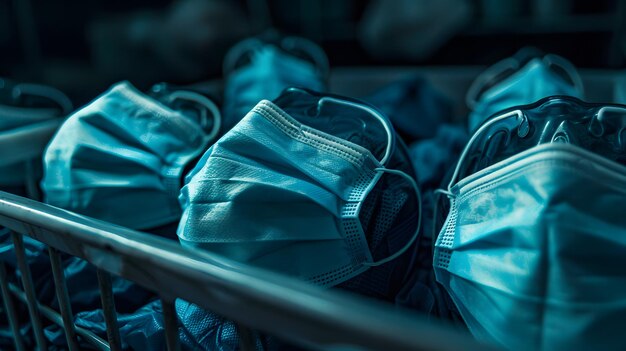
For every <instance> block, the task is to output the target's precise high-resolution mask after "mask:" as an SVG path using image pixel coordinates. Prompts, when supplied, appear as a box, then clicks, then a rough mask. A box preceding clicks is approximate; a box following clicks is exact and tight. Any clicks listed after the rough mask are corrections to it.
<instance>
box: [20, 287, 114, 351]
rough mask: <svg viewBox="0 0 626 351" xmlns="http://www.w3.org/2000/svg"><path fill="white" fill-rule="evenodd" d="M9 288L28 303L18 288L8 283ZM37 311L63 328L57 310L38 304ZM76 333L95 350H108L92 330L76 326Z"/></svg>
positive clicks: (102, 340)
mask: <svg viewBox="0 0 626 351" xmlns="http://www.w3.org/2000/svg"><path fill="white" fill-rule="evenodd" d="M9 290H10V291H11V293H12V294H13V296H15V297H17V299H18V300H20V301H22V302H23V303H25V304H26V303H28V300H27V299H26V294H24V292H23V291H22V290H20V288H18V287H17V286H15V285H13V284H11V283H9ZM39 312H41V315H42V316H44V317H46V318H47V319H48V320H49V321H51V322H52V323H54V324H56V325H58V326H59V327H61V328H63V317H61V315H60V314H59V313H58V312H57V311H55V310H53V309H52V308H50V307H48V306H44V305H39ZM76 334H78V336H80V337H81V339H82V340H84V341H85V342H87V343H88V344H89V345H91V346H93V347H94V348H95V349H96V350H98V351H110V348H109V344H108V343H107V342H106V340H104V339H102V338H101V337H99V336H97V335H96V334H94V333H93V332H92V331H90V330H87V329H85V328H81V327H76Z"/></svg>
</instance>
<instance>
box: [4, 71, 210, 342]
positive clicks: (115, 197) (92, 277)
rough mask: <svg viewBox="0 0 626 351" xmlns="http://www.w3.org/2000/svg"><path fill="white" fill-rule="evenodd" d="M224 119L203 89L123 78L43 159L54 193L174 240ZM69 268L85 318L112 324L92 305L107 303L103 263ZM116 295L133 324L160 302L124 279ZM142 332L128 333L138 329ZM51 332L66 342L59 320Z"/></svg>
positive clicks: (45, 290)
mask: <svg viewBox="0 0 626 351" xmlns="http://www.w3.org/2000/svg"><path fill="white" fill-rule="evenodd" d="M220 120H221V117H220V113H219V110H218V108H217V107H216V106H215V105H214V104H213V103H212V102H211V101H210V100H209V99H208V98H206V97H204V96H203V95H200V94H198V93H195V92H192V91H188V90H180V89H173V88H171V87H168V86H166V85H163V84H161V85H157V86H155V87H154V88H153V89H152V91H151V92H150V94H149V95H146V94H143V93H141V92H139V91H138V90H136V89H135V88H134V87H133V86H132V85H130V84H129V83H127V82H122V83H119V84H116V85H114V86H113V87H111V89H109V90H108V91H107V92H105V93H104V94H102V95H101V96H100V97H98V98H96V99H95V100H94V101H93V102H91V103H90V104H88V105H86V106H84V107H83V108H81V109H79V110H77V111H76V112H74V113H73V114H71V115H70V116H69V117H67V119H66V120H65V122H64V123H63V124H62V125H61V127H60V128H59V130H58V132H57V133H56V134H55V135H54V137H53V138H52V140H51V142H50V143H49V145H48V147H47V149H46V151H45V155H44V178H43V181H42V184H41V185H42V190H43V193H44V196H45V199H46V201H47V202H48V203H50V204H52V205H55V206H58V207H62V208H66V209H69V210H72V211H74V212H77V213H81V214H84V215H88V216H90V217H94V218H97V219H101V220H106V221H108V222H111V223H116V224H119V225H123V226H126V227H130V228H133V229H141V230H147V231H150V232H151V233H155V234H161V235H165V236H169V237H171V238H174V237H175V235H174V232H175V225H176V224H177V223H178V220H179V218H180V215H181V212H182V211H181V208H180V206H179V203H178V200H177V197H178V194H179V190H180V187H181V183H182V175H183V173H184V172H185V168H186V167H189V165H190V164H193V163H194V161H196V160H197V158H198V157H199V156H200V155H201V154H202V152H204V151H205V149H206V147H207V146H208V145H209V144H210V143H211V142H212V141H213V140H214V139H215V138H216V137H217V135H218V132H219V127H220ZM168 224H170V225H169V226H167V225H168ZM172 224H173V225H172ZM6 249H7V250H6V251H7V252H10V247H7V248H6ZM44 249H45V248H44V247H42V245H39V246H38V247H34V249H33V250H31V251H32V252H30V253H29V257H30V256H32V257H30V259H31V261H32V262H31V263H33V264H35V266H36V267H35V266H33V275H34V279H35V285H36V289H37V292H38V298H39V300H40V301H42V302H44V303H48V301H50V304H51V305H53V306H54V304H55V302H54V287H53V285H52V284H51V280H50V279H49V271H48V270H47V269H39V268H41V267H39V266H40V265H41V263H43V266H44V268H45V267H46V264H48V263H47V255H46V253H45V251H44ZM7 257H8V256H7ZM63 267H64V273H65V276H66V280H67V285H68V291H69V293H70V300H71V303H72V306H73V309H74V311H75V312H78V314H77V316H76V323H77V324H78V325H82V326H83V327H86V328H88V329H91V330H99V329H103V328H104V323H103V320H102V317H101V311H97V310H96V311H92V310H93V309H97V308H99V307H100V301H99V300H100V297H99V291H98V284H97V280H96V273H95V269H94V268H93V267H92V266H91V265H89V264H88V263H87V262H85V261H83V260H81V259H78V258H76V257H70V258H67V259H66V260H64V262H63ZM48 268H49V267H48ZM113 291H114V294H115V296H116V305H117V309H118V312H119V313H121V314H131V316H130V317H128V319H127V320H125V319H122V320H123V321H126V322H128V323H131V325H136V323H139V322H140V321H141V318H140V317H141V314H135V313H134V312H135V311H136V310H137V309H138V308H140V307H141V306H143V305H144V304H146V303H147V302H149V301H150V300H151V299H153V298H154V294H153V293H150V292H148V291H145V290H144V289H142V288H140V287H138V286H137V285H135V284H132V283H130V282H128V281H125V280H123V279H120V278H114V279H113ZM139 311H141V309H140V310H139ZM133 323H135V324H133ZM137 328H138V327H135V328H134V329H132V328H131V330H129V331H126V330H128V327H127V328H126V329H125V330H124V331H123V332H124V333H130V334H132V333H133V332H137ZM46 336H47V337H48V338H49V339H50V340H51V341H52V342H53V343H54V344H61V345H62V344H63V342H64V337H63V334H62V333H61V331H60V330H59V329H58V327H56V326H49V327H48V328H46Z"/></svg>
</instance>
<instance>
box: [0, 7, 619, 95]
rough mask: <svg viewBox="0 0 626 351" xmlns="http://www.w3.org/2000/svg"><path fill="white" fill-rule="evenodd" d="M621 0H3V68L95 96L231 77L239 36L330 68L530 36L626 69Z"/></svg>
mask: <svg viewBox="0 0 626 351" xmlns="http://www.w3.org/2000/svg"><path fill="white" fill-rule="evenodd" d="M625 15H626V2H625V1H619V0H594V1H588V0H531V1H522V0H379V1H364V0H361V1H348V0H275V1H274V0H242V1H235V0H175V1H172V0H133V1H128V0H66V1H53V0H0V76H1V77H5V78H9V79H13V80H17V81H27V82H40V83H45V84H50V85H53V86H56V87H58V88H60V89H62V90H64V91H66V92H67V93H68V94H69V95H70V96H71V97H73V98H74V99H75V100H77V101H79V102H80V101H81V100H88V99H90V98H92V97H93V96H95V95H96V94H98V93H100V92H102V91H103V90H104V89H105V88H106V87H108V86H109V85H110V84H111V83H113V82H116V81H119V80H122V79H128V80H130V81H131V82H133V83H134V84H135V85H137V86H139V87H141V88H146V87H148V86H150V85H151V84H154V83H156V82H160V81H168V82H172V83H178V84H189V83H194V82H199V81H204V80H208V79H213V78H219V77H220V75H221V60H222V57H223V55H224V53H225V52H226V51H227V49H228V48H229V47H230V46H231V45H232V44H234V43H236V42H237V41H239V40H240V39H243V38H245V37H247V36H250V35H258V34H259V33H266V32H267V30H268V29H269V28H273V29H275V30H277V31H279V32H280V33H282V34H287V35H300V36H304V37H307V38H309V39H311V40H313V41H315V42H317V43H318V44H320V45H321V46H322V47H323V48H324V49H325V51H326V52H327V54H328V57H329V60H330V63H331V67H339V66H468V65H480V66H484V65H489V64H493V63H494V62H495V61H497V60H500V59H502V58H504V57H507V56H510V55H512V54H514V53H515V52H516V51H517V50H518V49H520V48H521V47H523V46H528V45H532V46H535V47H537V48H539V49H541V50H543V51H546V52H551V53H556V54H560V55H562V56H564V57H566V58H568V59H569V60H571V61H572V62H573V63H574V64H575V65H576V66H578V67H581V68H599V69H621V68H624V67H625V66H626V28H625V26H624V21H623V17H624V16H625Z"/></svg>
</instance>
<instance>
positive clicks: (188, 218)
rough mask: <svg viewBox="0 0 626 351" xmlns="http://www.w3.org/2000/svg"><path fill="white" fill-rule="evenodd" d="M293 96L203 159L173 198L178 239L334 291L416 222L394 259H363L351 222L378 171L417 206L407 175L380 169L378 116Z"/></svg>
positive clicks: (266, 107)
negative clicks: (404, 188)
mask: <svg viewBox="0 0 626 351" xmlns="http://www.w3.org/2000/svg"><path fill="white" fill-rule="evenodd" d="M292 91H293V90H292ZM288 95H289V94H288ZM299 97H301V98H294V99H289V97H281V98H279V99H278V100H277V102H276V103H272V102H269V101H262V102H260V103H259V104H258V105H257V106H256V107H255V108H254V109H253V110H252V111H251V112H250V113H248V114H247V115H246V117H245V118H244V119H243V120H242V121H241V122H240V123H238V124H237V125H236V126H235V127H234V128H233V129H232V130H231V131H229V132H228V133H227V134H226V135H224V136H223V137H222V138H221V139H220V140H218V141H217V142H216V143H215V145H213V146H212V147H211V148H210V149H209V150H208V151H207V152H206V153H205V155H204V156H203V157H202V159H201V160H200V161H199V162H198V164H197V165H196V168H195V169H194V170H193V171H192V172H191V173H190V174H189V175H188V176H187V177H186V185H185V186H184V187H183V189H182V191H181V196H180V200H181V203H182V204H183V208H184V213H183V217H182V220H181V222H180V226H179V228H178V236H179V238H180V241H181V243H182V244H183V245H187V246H193V247H199V248H203V249H206V250H209V251H213V252H216V253H219V254H221V255H224V256H227V257H229V258H232V259H235V260H238V261H241V262H247V263H250V264H253V265H256V266H260V267H263V268H267V269H271V270H274V271H277V272H281V273H284V274H288V275H291V276H295V277H298V278H300V279H303V280H306V281H310V282H313V283H315V284H318V285H321V286H334V285H337V284H339V283H341V282H345V281H346V280H348V279H350V278H352V277H354V276H356V275H358V274H360V273H363V272H365V271H366V270H368V268H370V267H372V266H377V265H382V264H384V263H387V262H390V261H391V260H393V259H394V258H396V257H398V256H399V255H400V254H402V253H403V252H405V251H406V250H407V249H408V248H409V247H411V246H412V245H413V243H414V241H415V239H416V236H417V233H418V232H419V220H418V223H417V224H416V226H417V229H416V228H415V226H413V227H412V228H411V231H410V233H412V234H411V235H410V236H409V237H408V238H407V239H406V241H405V242H404V243H402V246H401V247H400V248H399V249H398V250H397V251H396V252H391V253H390V256H389V257H386V258H381V259H379V260H377V261H374V260H373V258H372V253H371V252H370V248H369V247H368V242H367V239H366V236H365V234H364V230H363V225H362V223H361V221H360V217H361V216H362V215H364V212H367V210H366V209H364V202H365V200H366V198H367V196H368V194H369V193H370V192H371V191H372V189H373V188H374V187H375V186H376V184H377V183H378V182H379V181H380V179H381V177H382V175H383V173H385V172H386V173H392V175H389V176H394V177H398V176H399V177H402V178H400V179H405V180H406V181H405V183H408V184H410V186H412V187H413V191H415V193H416V194H417V195H414V196H416V197H417V200H418V201H421V200H420V198H419V190H418V188H417V185H416V183H415V181H414V180H413V179H412V178H411V177H410V176H409V175H407V174H406V173H403V172H401V171H398V170H390V169H386V165H387V164H388V162H389V159H390V157H391V154H392V152H393V147H392V146H393V145H394V134H393V129H392V128H391V125H390V124H389V122H388V121H387V120H386V118H384V117H383V116H381V115H380V114H379V113H378V112H376V111H375V110H373V109H372V108H370V107H368V106H366V105H363V104H359V103H356V102H352V101H347V100H343V99H339V98H335V97H328V96H325V97H321V98H320V97H312V96H311V95H307V94H300V95H299ZM285 100H289V102H288V103H287V102H286V101H285ZM278 105H284V108H281V107H279V106H278ZM294 116H297V118H298V119H296V118H294ZM303 121H306V122H307V124H304V123H303ZM312 125H314V126H316V127H317V128H319V129H316V128H314V127H312ZM320 129H323V130H325V131H321V130H320ZM404 195H405V196H406V194H404ZM380 224H381V225H382V223H380Z"/></svg>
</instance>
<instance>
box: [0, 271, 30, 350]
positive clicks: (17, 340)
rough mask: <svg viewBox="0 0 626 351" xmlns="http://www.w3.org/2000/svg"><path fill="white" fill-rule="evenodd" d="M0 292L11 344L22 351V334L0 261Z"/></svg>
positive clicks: (5, 274)
mask: <svg viewBox="0 0 626 351" xmlns="http://www.w3.org/2000/svg"><path fill="white" fill-rule="evenodd" d="M0 292H1V293H2V301H4V309H5V311H6V313H7V318H8V319H9V326H10V327H11V332H12V333H13V343H14V344H15V350H17V351H24V350H26V349H25V348H24V342H23V341H22V334H21V333H20V324H19V320H18V319H17V314H16V313H15V306H14V305H13V299H12V298H11V294H10V293H9V282H8V280H7V269H6V266H5V265H4V262H1V261H0Z"/></svg>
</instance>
